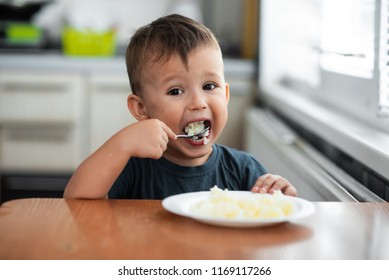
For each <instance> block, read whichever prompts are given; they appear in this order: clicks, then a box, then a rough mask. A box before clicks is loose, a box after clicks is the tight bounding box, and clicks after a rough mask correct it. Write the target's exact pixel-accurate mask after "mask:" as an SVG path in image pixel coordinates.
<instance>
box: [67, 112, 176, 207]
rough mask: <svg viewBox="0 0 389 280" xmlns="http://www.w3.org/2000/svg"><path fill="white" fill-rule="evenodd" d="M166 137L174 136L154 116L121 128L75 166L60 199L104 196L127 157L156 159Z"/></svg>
mask: <svg viewBox="0 0 389 280" xmlns="http://www.w3.org/2000/svg"><path fill="white" fill-rule="evenodd" d="M169 139H176V135H175V134H174V133H173V131H172V130H171V129H170V128H169V127H167V126H166V125H165V124H164V123H163V122H161V121H159V120H156V119H150V120H145V121H140V122H137V123H135V124H133V125H130V126H128V127H126V128H124V129H122V130H121V131H119V132H118V133H116V134H115V135H114V136H112V137H111V138H110V139H109V140H108V141H107V142H106V143H105V144H104V145H102V146H101V147H100V148H99V149H98V150H97V151H96V152H94V153H93V154H92V155H91V156H89V157H88V158H87V159H86V160H85V161H84V162H83V163H82V164H81V165H80V166H79V167H78V168H77V169H76V171H75V172H74V174H73V176H72V177H71V178H70V180H69V183H68V184H67V186H66V188H65V192H64V198H90V199H100V198H107V195H108V191H109V189H110V188H111V186H112V185H113V183H114V182H115V180H116V178H117V177H118V176H119V174H120V173H121V171H122V170H123V168H124V167H125V165H126V164H127V162H128V160H129V159H130V158H131V157H144V158H146V157H147V158H160V157H161V156H162V154H163V152H164V151H165V150H166V147H167V143H168V142H169Z"/></svg>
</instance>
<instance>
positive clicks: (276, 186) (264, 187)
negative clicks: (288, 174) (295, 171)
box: [251, 173, 297, 196]
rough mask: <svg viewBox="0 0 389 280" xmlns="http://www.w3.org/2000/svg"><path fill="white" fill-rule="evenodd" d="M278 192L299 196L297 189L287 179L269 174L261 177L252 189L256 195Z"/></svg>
mask: <svg viewBox="0 0 389 280" xmlns="http://www.w3.org/2000/svg"><path fill="white" fill-rule="evenodd" d="M276 190H280V191H281V192H282V193H283V194H285V195H290V196H296V195H297V190H296V188H295V187H293V185H292V184H291V183H289V182H288V181H287V180H286V179H285V178H283V177H281V176H279V175H273V174H269V173H268V174H265V175H262V176H261V177H259V178H258V179H257V181H256V182H255V185H254V187H253V188H252V189H251V191H252V192H256V193H274V191H276Z"/></svg>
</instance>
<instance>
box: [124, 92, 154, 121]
mask: <svg viewBox="0 0 389 280" xmlns="http://www.w3.org/2000/svg"><path fill="white" fill-rule="evenodd" d="M127 107H128V110H130V112H131V114H132V115H133V116H134V118H136V119H137V120H138V121H142V120H145V119H148V118H149V116H148V114H147V112H146V108H145V106H144V104H143V100H142V98H141V97H139V96H138V95H136V94H130V95H129V96H128V97H127Z"/></svg>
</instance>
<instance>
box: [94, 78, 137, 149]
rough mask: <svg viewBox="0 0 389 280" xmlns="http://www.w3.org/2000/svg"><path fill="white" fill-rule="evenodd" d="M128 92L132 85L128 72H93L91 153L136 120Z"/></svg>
mask: <svg viewBox="0 0 389 280" xmlns="http://www.w3.org/2000/svg"><path fill="white" fill-rule="evenodd" d="M129 94H130V85H129V81H128V77H127V75H126V73H125V72H123V73H92V74H91V76H90V98H91V99H90V106H91V107H90V137H91V138H90V146H89V147H90V152H93V151H95V150H96V149H97V148H98V147H100V146H101V145H102V144H103V143H104V142H105V141H107V140H108V138H110V137H111V136H112V135H113V134H115V133H116V132H118V131H119V130H120V129H122V128H124V127H125V126H128V125H130V124H131V123H134V122H135V121H136V120H135V118H134V117H133V116H132V115H131V113H130V111H129V110H128V108H127V97H128V95H129Z"/></svg>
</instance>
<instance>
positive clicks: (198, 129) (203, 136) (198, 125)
mask: <svg viewBox="0 0 389 280" xmlns="http://www.w3.org/2000/svg"><path fill="white" fill-rule="evenodd" d="M210 129H211V122H210V121H209V120H204V121H198V122H192V123H189V124H187V125H186V126H185V127H184V133H185V134H186V135H188V136H194V137H192V138H190V141H192V142H201V141H202V142H203V144H204V145H206V144H208V139H207V137H208V136H209V130H210Z"/></svg>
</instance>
